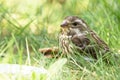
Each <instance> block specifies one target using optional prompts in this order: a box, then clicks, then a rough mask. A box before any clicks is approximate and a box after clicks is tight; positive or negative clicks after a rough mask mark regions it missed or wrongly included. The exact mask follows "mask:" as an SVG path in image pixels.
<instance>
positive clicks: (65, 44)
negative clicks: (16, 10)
mask: <svg viewBox="0 0 120 80" xmlns="http://www.w3.org/2000/svg"><path fill="white" fill-rule="evenodd" d="M59 46H60V48H61V50H62V53H63V54H70V53H74V50H76V51H78V52H79V53H84V54H85V55H91V56H92V57H93V58H95V59H97V55H99V54H102V55H104V54H105V53H107V52H108V51H109V50H110V49H109V46H108V45H107V44H106V43H105V41H103V40H102V39H101V38H100V37H99V36H98V35H97V34H96V33H95V31H93V30H92V29H91V28H90V27H89V26H88V25H87V23H86V22H85V21H84V20H83V19H81V18H79V17H78V16H67V17H65V18H64V20H63V21H62V23H61V24H60V34H59Z"/></svg>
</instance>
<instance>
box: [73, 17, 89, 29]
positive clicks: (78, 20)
mask: <svg viewBox="0 0 120 80" xmlns="http://www.w3.org/2000/svg"><path fill="white" fill-rule="evenodd" d="M75 22H80V23H81V24H82V25H83V26H84V27H86V28H87V25H86V24H85V23H84V22H83V21H82V20H80V19H77V20H75Z"/></svg>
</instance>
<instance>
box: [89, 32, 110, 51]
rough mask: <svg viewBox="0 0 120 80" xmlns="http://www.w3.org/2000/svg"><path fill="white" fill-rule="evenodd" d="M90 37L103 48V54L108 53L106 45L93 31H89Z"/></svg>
mask: <svg viewBox="0 0 120 80" xmlns="http://www.w3.org/2000/svg"><path fill="white" fill-rule="evenodd" d="M90 35H91V36H92V38H93V39H94V40H95V41H96V43H97V44H98V45H99V46H101V47H103V48H104V50H105V52H107V51H109V47H108V45H107V44H106V43H105V42H104V41H103V40H101V39H100V37H98V36H97V34H96V33H95V32H94V31H90Z"/></svg>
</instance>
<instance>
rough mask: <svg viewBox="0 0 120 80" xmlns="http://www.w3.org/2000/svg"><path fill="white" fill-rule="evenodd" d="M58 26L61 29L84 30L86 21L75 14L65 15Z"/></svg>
mask: <svg viewBox="0 0 120 80" xmlns="http://www.w3.org/2000/svg"><path fill="white" fill-rule="evenodd" d="M60 26H61V28H62V30H70V29H79V30H80V31H85V30H86V28H87V25H86V23H85V22H84V21H83V20H82V19H80V18H79V17H77V16H67V17H66V18H65V19H64V20H63V22H62V23H61V25H60Z"/></svg>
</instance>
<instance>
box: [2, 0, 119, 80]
mask: <svg viewBox="0 0 120 80" xmlns="http://www.w3.org/2000/svg"><path fill="white" fill-rule="evenodd" d="M119 9H120V0H0V55H4V57H3V58H0V62H1V63H19V64H31V65H42V66H45V67H49V65H51V64H52V62H54V60H55V59H50V60H49V59H46V58H44V56H43V55H42V54H40V53H39V52H38V49H39V48H44V47H53V46H58V35H59V31H60V23H61V22H62V20H63V19H64V17H66V16H70V15H76V16H79V17H81V18H82V19H83V20H85V21H86V23H87V24H88V26H89V27H90V28H91V29H93V30H94V31H95V32H96V33H97V34H98V35H99V36H100V37H101V38H102V39H103V40H104V41H105V42H106V43H107V44H108V45H109V46H110V48H111V49H112V50H114V51H115V53H116V52H120V10H119ZM29 53H30V55H28V54H29ZM29 58H30V60H29ZM39 61H40V62H39ZM97 67H98V66H97ZM111 72H112V71H111ZM101 74H102V73H101ZM101 74H100V75H101ZM103 74H104V72H103ZM98 75H99V74H98ZM75 76H76V75H75ZM75 76H74V77H75ZM68 77H69V78H70V76H68ZM89 77H90V76H88V78H87V79H88V80H89ZM104 77H105V76H104ZM106 77H107V76H106ZM113 78H115V77H113ZM107 79H108V78H107ZM64 80H65V79H64ZM68 80H70V79H68ZM71 80H72V79H71Z"/></svg>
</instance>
